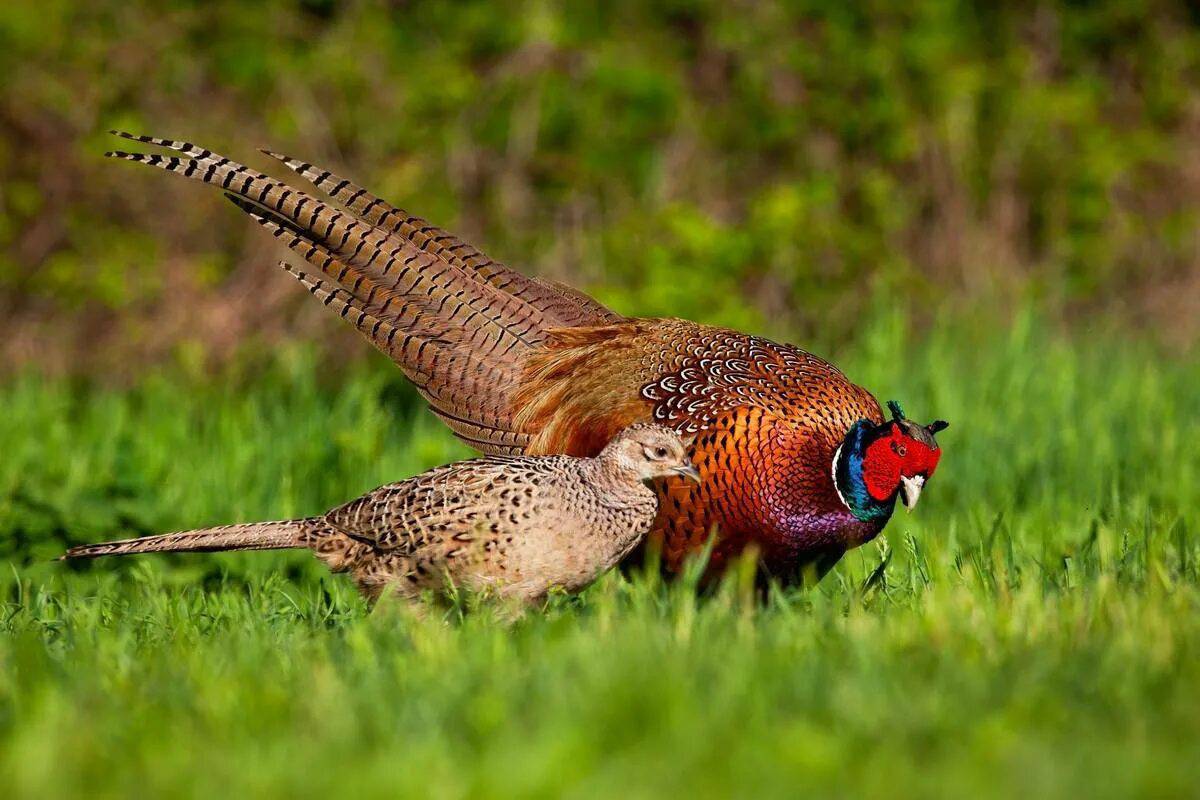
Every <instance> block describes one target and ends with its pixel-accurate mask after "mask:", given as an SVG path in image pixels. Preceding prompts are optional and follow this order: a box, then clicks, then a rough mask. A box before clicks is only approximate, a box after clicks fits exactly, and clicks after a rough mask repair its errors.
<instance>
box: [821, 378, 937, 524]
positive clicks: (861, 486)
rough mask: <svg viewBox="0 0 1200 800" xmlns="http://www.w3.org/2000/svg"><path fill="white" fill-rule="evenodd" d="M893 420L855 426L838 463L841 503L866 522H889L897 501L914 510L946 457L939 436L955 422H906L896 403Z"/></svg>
mask: <svg viewBox="0 0 1200 800" xmlns="http://www.w3.org/2000/svg"><path fill="white" fill-rule="evenodd" d="M887 405H888V410H889V411H891V412H892V418H891V419H890V420H888V421H887V422H884V423H882V424H879V425H876V424H874V423H872V422H870V421H868V420H859V421H858V422H856V423H854V425H853V426H852V427H851V428H850V432H849V433H847V434H846V439H845V440H844V441H843V442H842V446H841V447H839V448H838V451H837V455H835V456H834V461H833V479H834V485H835V486H836V487H837V491H838V494H839V495H841V498H842V501H843V502H845V504H846V506H847V507H848V508H849V509H850V512H851V513H852V514H854V516H855V517H857V518H858V519H860V520H863V521H864V522H867V521H873V520H881V519H886V518H887V517H888V516H890V515H891V513H892V509H893V508H895V504H896V498H897V497H899V498H900V502H902V503H903V504H904V507H905V508H907V509H908V510H909V511H911V510H912V509H913V508H914V507H915V506H916V505H917V500H918V499H919V498H920V496H921V490H922V489H923V488H924V487H925V483H926V481H928V480H929V478H930V476H932V475H933V472H934V470H936V469H937V465H938V461H939V460H940V459H941V457H942V451H941V448H940V447H938V443H937V441H936V440H935V439H934V435H935V434H936V433H938V432H939V431H942V430H945V429H946V428H947V427H949V425H950V423H948V422H945V421H944V420H935V421H934V422H931V423H930V424H928V425H918V424H917V423H915V422H913V421H911V420H909V419H907V418H905V416H904V411H903V410H902V409H901V408H900V404H899V403H897V402H896V401H895V400H890V401H888V404H887Z"/></svg>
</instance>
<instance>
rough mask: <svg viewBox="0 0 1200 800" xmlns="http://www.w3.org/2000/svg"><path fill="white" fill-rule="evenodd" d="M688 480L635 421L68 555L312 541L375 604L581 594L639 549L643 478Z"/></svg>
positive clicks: (654, 429)
mask: <svg viewBox="0 0 1200 800" xmlns="http://www.w3.org/2000/svg"><path fill="white" fill-rule="evenodd" d="M667 475H681V476H684V477H685V478H689V479H693V480H694V479H695V477H696V471H695V468H694V467H692V465H691V463H690V462H689V461H688V458H687V452H686V447H685V446H684V444H683V442H682V441H681V440H680V438H679V436H678V435H677V434H675V433H674V432H672V431H670V430H668V429H666V428H664V427H662V426H659V425H646V424H641V425H633V426H630V427H629V428H628V429H626V430H625V431H623V432H621V433H620V434H619V435H618V436H617V437H616V438H614V439H613V440H612V442H611V443H609V445H608V446H607V447H605V448H604V450H603V451H601V453H600V454H599V455H598V456H596V457H595V458H575V457H571V456H492V457H486V458H479V459H475V460H473V461H462V462H459V463H457V464H450V465H448V466H444V467H438V468H436V469H432V470H429V471H428V472H425V473H423V474H421V475H418V476H416V477H414V478H410V479H408V480H406V481H401V482H400V483H393V484H389V485H387V486H382V487H380V488H378V489H376V490H374V491H373V492H369V493H368V494H365V495H363V496H362V497H360V498H358V499H357V500H354V501H351V502H350V503H347V504H346V505H344V506H339V507H338V508H335V509H333V510H332V511H330V512H329V513H327V514H324V515H322V516H319V517H310V518H308V519H297V520H285V521H282V522H253V523H247V524H244V525H226V526H224V527H219V528H204V529H201V530H194V531H184V532H181V533H168V534H163V535H161V536H146V537H143V538H140V539H128V540H125V541H119V542H108V543H105V544H93V545H82V546H80V547H73V548H71V549H70V550H68V551H67V554H66V555H65V556H64V558H95V557H98V556H108V555H131V554H134V553H157V552H167V551H189V552H198V551H205V552H207V551H216V550H271V549H279V548H294V547H307V548H309V549H310V550H312V551H313V552H314V553H315V554H316V556H317V557H318V558H319V559H321V561H323V562H324V563H325V564H326V566H328V567H329V568H330V569H331V570H332V571H334V572H349V573H350V574H351V575H352V576H353V577H354V580H355V581H356V582H357V584H358V586H359V589H360V590H361V591H362V593H363V594H364V595H365V596H366V597H367V598H368V599H369V600H371V601H372V602H373V601H375V600H376V599H378V598H379V596H380V595H381V594H382V593H383V592H384V591H386V590H388V589H389V588H390V589H393V590H394V591H395V592H397V593H398V594H399V595H401V596H403V597H406V598H413V597H415V596H417V595H418V594H420V593H421V592H422V591H424V590H427V589H429V590H434V591H437V592H443V591H446V590H448V589H450V588H452V587H460V588H465V589H468V590H471V591H492V592H494V593H495V594H497V595H499V596H500V597H505V598H511V599H516V600H521V601H524V602H530V601H534V600H538V599H540V598H542V597H544V596H545V595H546V593H547V592H549V591H550V590H551V589H553V588H556V587H558V588H562V589H564V590H566V591H568V592H577V591H579V590H580V589H583V588H584V587H585V586H587V585H588V584H590V583H591V582H592V581H593V580H595V579H596V578H597V577H598V576H599V575H600V574H601V573H603V572H604V571H606V570H608V569H610V568H611V567H612V566H613V565H615V564H616V563H617V562H618V561H620V560H621V559H622V558H623V557H625V556H626V555H627V554H628V553H629V551H630V550H632V549H633V548H634V546H636V545H637V544H638V542H639V541H640V540H641V538H642V537H643V536H644V535H645V533H646V532H647V530H649V528H650V524H651V523H652V522H653V520H654V516H655V512H656V510H657V508H658V501H657V499H656V497H655V494H654V492H653V490H651V489H650V488H649V486H648V485H647V483H648V482H649V481H650V480H651V479H654V478H661V477H663V476H667Z"/></svg>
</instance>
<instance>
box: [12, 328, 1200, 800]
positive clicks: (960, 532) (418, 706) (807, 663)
mask: <svg viewBox="0 0 1200 800" xmlns="http://www.w3.org/2000/svg"><path fill="white" fill-rule="evenodd" d="M814 349H818V350H819V352H821V353H822V354H825V355H831V356H834V357H835V360H836V361H837V363H838V364H839V365H841V366H842V367H843V368H844V369H845V370H846V371H847V373H848V374H849V375H850V376H851V377H852V378H853V379H855V380H856V381H858V382H860V383H863V384H865V385H866V386H868V387H870V388H871V389H872V390H873V391H875V392H876V393H877V395H878V396H879V397H880V398H881V399H889V398H893V397H895V398H897V399H899V400H901V401H902V402H903V403H904V405H905V407H906V409H907V410H908V411H909V413H910V415H912V416H914V417H916V418H920V419H926V418H932V417H933V416H938V417H944V418H946V419H948V420H950V421H951V422H952V427H951V428H950V430H948V431H946V432H945V433H944V434H942V435H940V436H939V439H940V440H941V441H942V443H943V447H944V448H945V457H944V458H943V460H942V464H941V466H940V468H939V471H938V474H937V475H936V477H935V478H934V479H933V480H932V481H931V483H930V485H929V486H928V487H927V490H926V492H925V494H924V495H923V497H922V500H921V505H920V507H919V508H918V509H917V511H916V512H915V513H914V514H912V515H907V514H905V513H903V511H902V510H901V511H900V512H899V513H898V514H897V516H896V517H895V518H894V519H893V521H892V523H891V524H890V526H889V527H888V529H887V530H886V532H885V534H884V536H882V537H881V539H880V541H879V542H878V543H873V544H871V545H868V546H867V547H864V548H861V549H860V550H858V551H855V552H853V553H851V554H850V555H849V556H848V557H847V558H845V559H844V560H843V562H842V563H841V565H840V566H839V567H838V568H837V569H836V570H835V571H834V572H833V573H831V574H830V575H829V576H828V577H827V578H826V579H825V580H824V581H823V582H822V583H821V584H820V585H819V586H818V587H816V588H815V589H809V590H788V591H774V592H772V593H771V594H770V597H769V598H768V599H767V601H766V602H765V603H759V602H756V601H755V599H754V597H753V596H752V593H750V592H748V591H746V587H745V586H744V582H742V583H739V581H738V580H737V579H736V578H734V579H731V580H730V581H728V582H727V583H726V584H725V585H724V586H723V587H721V588H720V589H719V590H718V591H716V592H714V593H711V594H709V595H705V596H700V597H698V596H697V595H696V592H695V591H694V587H692V586H689V585H687V583H686V582H685V583H683V584H674V585H670V586H668V585H664V584H662V583H661V582H659V581H658V580H657V579H655V578H653V577H646V576H644V575H642V576H634V578H633V579H632V580H630V579H627V578H625V577H623V576H620V575H610V576H608V577H607V578H605V579H604V580H602V581H601V582H600V583H598V584H597V585H596V586H594V587H593V588H592V589H590V590H588V591H587V592H586V593H585V594H584V595H583V596H582V597H580V598H578V599H568V598H556V599H555V600H553V601H552V602H551V603H550V605H549V607H548V608H546V609H544V610H541V611H539V612H537V613H532V614H530V615H528V616H527V617H526V618H525V619H524V620H522V621H521V622H519V623H517V624H516V625H515V626H513V627H511V628H509V627H505V626H504V625H502V624H500V623H499V622H497V621H495V620H494V619H493V618H492V617H491V616H490V615H489V614H487V613H486V612H477V613H464V612H463V611H462V610H456V609H451V610H449V611H447V612H446V613H445V614H444V615H434V616H432V617H430V618H426V619H416V618H410V617H409V616H407V615H405V614H403V613H400V612H397V611H394V610H392V611H389V610H387V609H385V610H383V612H382V613H376V614H374V615H369V614H367V612H366V609H365V607H364V606H363V605H362V603H361V602H360V601H359V600H358V599H357V597H356V596H355V595H354V593H353V590H352V588H351V587H350V586H349V585H348V583H346V582H345V581H343V580H342V579H340V578H334V577H331V576H328V575H325V574H323V572H322V571H321V569H320V568H319V567H318V566H317V565H316V564H315V563H313V562H312V561H311V560H310V559H308V558H306V557H305V555H304V554H303V553H286V554H273V553H272V554H263V553H251V554H231V555H181V556H173V557H157V556H154V557H138V558H133V559H126V560H123V561H122V560H114V561H109V562H96V563H91V564H84V565H70V564H61V563H58V562H54V561H52V559H53V558H54V557H55V556H57V555H58V554H59V553H60V552H61V550H62V549H63V547H64V546H65V545H67V544H68V543H77V542H83V541H93V540H99V539H102V538H105V537H107V536H110V535H114V534H115V535H136V534H141V533H148V532H154V531H160V530H169V529H178V528H186V527H194V526H197V525H205V524H210V523H220V522H228V521H237V520H251V519H258V518H278V517H281V516H289V515H300V514H307V513H312V512H317V511H321V510H324V509H325V508H327V507H329V506H331V505H333V504H335V503H338V502H341V501H343V500H345V499H348V498H350V497H352V496H355V495H357V494H358V493H360V492H362V491H364V490H366V489H369V488H371V487H373V486H375V485H378V484H380V483H384V482H387V481H390V480H395V479H398V478H402V477H405V476H408V475H410V474H413V473H415V472H418V471H420V470H422V469H424V468H426V467H429V466H432V465H434V464H438V463H442V462H445V461H447V460H451V459H453V458H457V457H461V456H465V455H468V451H467V450H466V449H465V448H464V447H462V446H461V445H459V444H457V443H455V442H454V440H453V439H452V438H451V437H450V436H449V435H448V434H447V433H446V432H445V431H444V430H443V429H442V428H441V427H440V426H439V425H438V424H437V423H436V422H434V421H433V420H432V419H431V417H430V416H429V415H428V414H427V412H424V411H423V410H422V409H421V407H420V405H419V404H418V403H417V402H416V400H415V397H414V395H413V394H412V393H411V391H410V390H409V389H408V388H407V387H406V386H405V385H404V383H403V381H402V379H401V378H400V377H399V376H398V374H397V373H395V372H394V371H393V370H391V369H390V368H389V367H388V366H387V365H385V364H383V363H381V362H371V363H370V364H368V365H365V366H361V367H350V368H342V369H340V370H338V371H333V370H332V369H331V368H330V367H329V366H328V365H326V364H323V363H321V362H320V361H318V360H316V359H314V358H313V357H311V356H309V355H306V353H305V352H304V351H300V350H297V351H294V352H286V353H282V354H280V355H279V356H278V358H275V359H272V360H271V362H270V363H269V364H256V365H255V366H254V367H253V368H251V367H246V368H244V369H241V370H229V371H226V372H223V373H222V374H221V375H219V376H218V377H215V378H214V377H213V376H211V375H201V374H199V373H193V372H191V371H189V370H188V369H186V368H185V367H183V366H180V367H179V368H177V369H172V370H168V371H166V372H162V373H159V374H156V375H152V376H149V377H147V378H145V379H143V380H141V381H140V382H139V383H138V384H137V385H135V386H134V387H132V388H128V389H113V388H103V387H98V386H93V385H83V384H77V383H73V382H69V381H58V380H49V379H43V378H37V377H32V376H30V377H23V378H18V379H15V380H12V381H9V382H7V383H6V384H5V385H4V386H3V388H2V389H0V409H2V413H0V443H2V454H0V560H6V561H8V562H10V564H11V566H8V567H7V568H5V569H4V572H3V574H2V575H0V591H2V593H3V594H2V601H3V605H2V606H0V632H2V634H0V797H51V796H62V795H75V796H88V797H133V796H147V795H171V796H190V797H214V796H231V797H238V796H254V797H324V796H357V797H385V796H387V797H395V796H421V797H425V796H428V797H464V796H472V797H474V796H500V795H518V796H535V797H536V796H543V797H557V796H569V797H613V796H621V797H628V798H635V797H647V796H654V795H663V794H668V793H671V794H678V795H679V796H701V797H704V796H730V795H736V796H746V797H749V796H781V797H796V796H805V797H813V796H845V795H847V794H851V793H855V794H858V793H861V794H867V795H872V796H885V795H886V796H889V797H895V796H922V797H964V796H984V797H988V796H997V797H999V796H1013V795H1017V796H1021V795H1024V796H1046V795H1057V796H1070V797H1103V796H1113V797H1124V796H1130V795H1146V796H1194V792H1195V791H1196V786H1197V785H1198V781H1200V759H1197V754H1198V753H1200V546H1198V544H1197V537H1196V531H1197V530H1198V529H1200V511H1198V510H1197V501H1198V500H1200V488H1198V479H1200V448H1198V447H1197V441H1198V436H1197V433H1198V427H1197V424H1196V415H1197V413H1198V412H1200V370H1198V369H1197V367H1196V362H1195V359H1194V357H1193V358H1187V357H1182V356H1180V355H1178V354H1176V355H1170V354H1167V353H1163V352H1159V351H1158V350H1156V349H1155V348H1154V347H1153V346H1151V345H1150V344H1148V343H1140V342H1138V341H1131V340H1129V339H1128V338H1127V337H1121V336H1118V335H1115V334H1113V335H1108V334H1104V333H1092V334H1089V335H1084V334H1082V333H1076V334H1064V333H1061V332H1058V331H1056V330H1052V329H1050V328H1048V327H1046V326H1044V325H1041V324H1039V323H1038V322H1037V321H1036V317H1035V316H1033V315H1026V316H1019V317H1018V318H1017V319H1016V321H1015V322H1013V323H1007V322H1006V323H1004V324H985V323H984V322H983V321H982V320H981V319H978V318H977V319H975V320H971V321H966V320H962V319H957V320H956V319H955V318H953V317H947V318H946V319H944V320H942V321H941V323H940V324H937V325H934V326H932V327H930V328H928V329H924V330H923V331H914V330H912V329H911V328H910V327H909V326H908V325H907V324H905V322H904V321H903V319H902V318H898V317H891V316H888V315H881V316H879V318H878V319H877V321H876V322H874V323H873V324H871V325H869V326H867V327H866V329H865V330H864V331H863V333H862V335H861V338H860V339H859V340H858V341H856V342H854V343H843V344H840V345H836V344H835V345H830V346H826V347H824V348H814Z"/></svg>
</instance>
